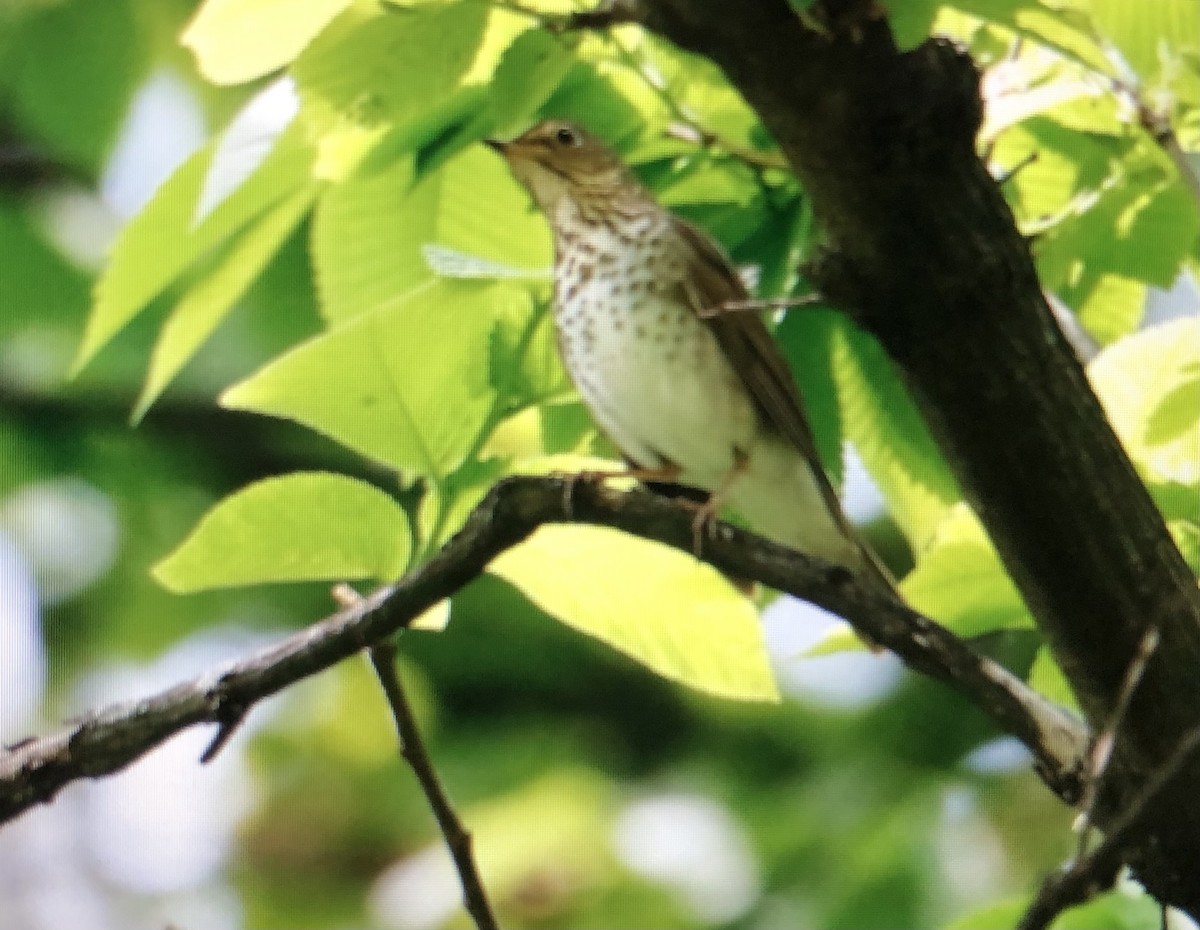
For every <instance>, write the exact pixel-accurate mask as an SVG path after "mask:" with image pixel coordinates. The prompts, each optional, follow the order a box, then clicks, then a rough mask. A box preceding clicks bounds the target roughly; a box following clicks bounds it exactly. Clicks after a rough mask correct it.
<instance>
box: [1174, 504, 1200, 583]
mask: <svg viewBox="0 0 1200 930" xmlns="http://www.w3.org/2000/svg"><path fill="white" fill-rule="evenodd" d="M1198 503H1200V502H1198ZM1198 511H1200V508H1198ZM1198 515H1200V514H1198ZM1167 529H1169V530H1170V531H1171V537H1172V538H1173V539H1174V540H1175V545H1177V546H1178V547H1179V551H1180V552H1181V553H1183V558H1184V561H1185V562H1187V563H1188V567H1189V568H1191V570H1192V573H1193V574H1195V575H1200V524H1198V523H1194V522H1193V521H1191V520H1169V521H1167Z"/></svg>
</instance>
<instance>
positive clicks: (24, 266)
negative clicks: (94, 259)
mask: <svg viewBox="0 0 1200 930" xmlns="http://www.w3.org/2000/svg"><path fill="white" fill-rule="evenodd" d="M0 256H3V262H4V273H3V274H0V307H3V308H4V312H3V313H0V336H10V335H12V334H14V333H16V332H20V331H21V330H23V329H26V328H29V327H38V328H45V327H49V326H67V325H69V326H70V327H71V328H72V329H74V327H75V326H76V325H77V320H78V319H79V318H80V317H81V316H82V311H83V310H85V309H86V307H87V300H88V291H87V284H88V282H87V278H86V277H85V276H84V275H83V274H82V273H81V272H80V271H78V270H76V269H75V268H73V267H71V266H70V265H69V264H67V263H66V262H65V261H64V260H63V258H62V257H61V256H60V255H59V254H58V253H57V252H55V251H54V250H53V249H52V248H51V247H50V246H49V245H47V243H46V242H45V241H44V240H43V239H42V238H41V236H39V235H38V234H37V232H36V231H35V230H34V229H33V227H32V226H31V225H30V223H29V221H28V220H27V219H26V217H25V216H23V215H22V214H21V213H20V212H18V211H17V210H15V209H13V208H12V206H11V205H10V204H8V203H4V202H0ZM10 364H11V363H10Z"/></svg>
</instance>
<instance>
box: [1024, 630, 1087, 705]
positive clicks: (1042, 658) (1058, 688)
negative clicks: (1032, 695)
mask: <svg viewBox="0 0 1200 930" xmlns="http://www.w3.org/2000/svg"><path fill="white" fill-rule="evenodd" d="M1029 687H1031V688H1033V690H1034V691H1036V692H1037V693H1038V694H1040V695H1041V696H1042V697H1044V698H1047V699H1048V700H1051V701H1053V702H1054V703H1055V704H1057V705H1059V706H1060V707H1066V708H1069V709H1071V710H1078V709H1079V702H1078V701H1076V700H1075V693H1074V692H1073V691H1072V690H1071V685H1070V683H1069V682H1068V681H1067V677H1066V676H1065V675H1064V674H1063V673H1062V669H1061V668H1059V666H1058V663H1057V662H1055V661H1054V655H1053V653H1051V652H1050V647H1049V646H1039V647H1038V651H1037V654H1036V655H1035V656H1034V657H1033V665H1032V666H1031V667H1030V669H1029Z"/></svg>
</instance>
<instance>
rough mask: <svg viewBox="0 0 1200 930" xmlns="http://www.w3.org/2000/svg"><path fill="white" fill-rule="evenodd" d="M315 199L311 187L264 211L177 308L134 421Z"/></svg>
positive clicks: (163, 335) (164, 330) (156, 350)
mask: <svg viewBox="0 0 1200 930" xmlns="http://www.w3.org/2000/svg"><path fill="white" fill-rule="evenodd" d="M315 196H316V190H315V189H310V190H304V191H301V192H300V193H298V194H294V195H293V196H291V197H289V198H287V199H285V200H283V201H282V202H280V203H279V204H278V205H276V206H275V207H272V208H271V209H270V210H268V211H267V212H266V214H265V215H264V216H262V217H261V218H259V219H258V220H256V221H255V222H254V223H253V225H252V226H251V228H250V229H249V230H247V231H246V232H245V233H243V234H242V235H241V236H239V237H238V238H237V239H236V240H235V241H234V243H233V245H232V246H230V248H229V249H228V251H227V253H226V254H225V255H224V256H223V257H222V258H221V260H220V261H219V262H218V263H217V264H216V265H215V266H214V267H213V269H212V270H211V271H210V272H208V273H207V274H206V275H204V276H203V277H202V278H201V279H200V280H199V281H198V282H197V283H195V284H193V285H192V286H191V288H189V290H188V292H187V294H186V295H185V296H184V298H183V299H182V300H181V301H179V303H178V304H176V306H175V309H174V310H172V311H171V316H170V318H169V319H168V320H167V322H166V323H165V324H164V325H163V328H162V332H161V333H159V336H158V342H157V343H155V346H154V353H153V355H152V356H151V358H150V371H149V373H148V374H147V375H146V383H145V385H144V386H143V387H142V393H141V395H140V396H139V397H138V401H137V405H136V407H135V408H134V412H133V418H134V420H135V421H136V420H140V419H141V418H142V417H143V416H144V415H145V413H146V411H147V410H149V409H150V405H151V404H153V403H154V401H155V400H157V399H158V397H159V395H160V394H161V393H162V392H163V390H164V389H165V388H166V386H167V385H168V384H170V382H171V379H173V378H174V377H175V375H176V374H178V373H179V370H180V369H181V368H183V366H184V365H185V364H187V362H188V360H189V359H190V358H191V357H192V356H193V355H195V354H196V352H197V350H199V348H200V346H202V345H203V344H204V342H205V340H207V339H208V337H209V336H211V335H212V333H213V330H215V329H216V328H217V326H218V325H219V324H220V322H221V321H222V320H223V319H225V317H226V316H227V315H228V314H229V312H230V311H231V310H232V309H233V308H234V305H235V303H236V302H237V301H238V300H239V299H240V298H241V296H242V295H243V294H244V293H245V292H246V289H247V288H249V287H250V285H251V284H253V283H254V280H255V279H256V278H257V277H258V275H259V273H260V272H261V271H262V270H263V268H265V267H266V265H267V263H268V262H270V261H271V259H272V258H273V257H274V255H275V253H276V252H278V251H279V249H280V247H281V246H282V245H283V243H284V242H285V241H286V240H287V238H288V236H290V235H291V234H292V233H293V232H294V231H295V229H296V227H297V226H298V225H299V224H300V221H301V220H303V219H304V217H305V215H306V214H307V213H308V211H309V208H310V207H311V206H312V202H313V199H314V198H315Z"/></svg>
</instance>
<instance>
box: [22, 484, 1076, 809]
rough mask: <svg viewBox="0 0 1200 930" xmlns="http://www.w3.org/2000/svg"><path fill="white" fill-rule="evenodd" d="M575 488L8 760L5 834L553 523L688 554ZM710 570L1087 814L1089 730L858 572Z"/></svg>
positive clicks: (512, 493) (749, 560) (377, 632)
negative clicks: (795, 605) (915, 697)
mask: <svg viewBox="0 0 1200 930" xmlns="http://www.w3.org/2000/svg"><path fill="white" fill-rule="evenodd" d="M564 487H565V481H564V479H562V478H553V477H528V476H523V477H514V478H508V479H506V480H504V481H502V482H500V483H499V484H498V485H496V487H495V488H493V489H492V491H491V492H489V493H488V495H487V496H486V497H485V498H484V499H483V501H481V502H480V504H479V505H478V506H477V507H476V509H475V510H474V511H473V512H472V514H471V516H470V517H469V518H468V519H467V522H466V524H465V526H464V527H463V529H462V530H461V531H460V532H459V533H458V534H457V535H456V536H455V537H454V538H453V539H451V540H450V541H449V542H448V543H447V544H446V545H445V546H444V547H443V548H442V549H441V551H439V552H438V553H437V554H436V555H435V556H433V557H432V558H431V559H430V560H429V561H428V562H427V563H425V564H424V565H422V566H421V567H420V568H418V569H416V570H415V571H413V572H411V573H410V574H409V575H407V576H406V577H405V578H403V579H401V580H400V581H399V582H397V583H395V584H393V585H388V586H385V587H383V588H380V589H379V590H377V591H374V592H372V593H371V594H369V595H367V596H366V597H364V598H362V600H361V601H358V602H357V603H355V604H353V605H352V606H350V607H347V608H345V609H343V610H340V611H338V612H337V613H335V614H333V615H331V616H329V617H326V618H325V619H324V620H321V621H319V622H317V623H314V624H313V625H312V626H310V627H308V628H307V629H305V630H302V631H300V632H299V633H296V634H294V635H292V636H289V637H287V638H286V639H284V640H282V641H281V642H279V643H278V644H277V645H275V646H272V647H270V648H268V649H266V650H263V651H261V652H258V653H256V654H254V655H252V656H250V657H248V658H246V659H244V660H242V661H240V662H237V663H235V664H234V665H231V666H229V667H227V668H225V669H224V670H222V671H216V672H213V673H210V674H207V675H203V676H200V677H199V678H195V679H192V680H190V681H185V682H181V683H180V684H177V685H175V686H174V687H172V688H169V689H167V690H165V691H162V692H159V693H158V694H155V695H153V696H151V697H148V698H145V699H143V700H139V701H131V702H126V703H122V704H117V705H114V706H111V707H109V708H107V709H105V710H102V711H99V712H97V713H95V714H92V715H90V716H89V717H88V718H86V719H84V720H82V721H79V722H76V723H74V724H72V725H71V726H68V727H65V728H63V729H62V730H60V731H59V732H57V733H54V734H51V735H49V736H45V737H41V738H37V739H29V740H25V741H23V742H22V743H20V744H18V745H16V746H14V747H10V748H9V750H8V751H6V752H3V753H0V823H2V822H4V821H7V820H11V819H13V818H14V817H16V816H17V815H18V814H20V813H22V812H23V811H25V810H28V809H29V808H30V807H32V806H34V805H35V804H39V803H44V802H47V801H49V800H51V799H52V798H53V797H54V796H55V795H56V794H57V793H58V791H59V790H61V789H62V788H63V787H64V786H65V785H68V784H70V783H72V782H74V781H77V780H79V779H82V778H97V777H101V776H104V775H109V774H112V773H114V772H117V771H120V770H121V769H123V768H124V767H125V766H127V765H129V764H130V763H131V762H133V761H134V760H136V759H138V758H139V757H140V756H142V755H144V754H145V753H147V752H149V751H150V750H151V749H153V748H154V747H155V746H158V745H159V744H161V743H163V742H165V741H166V740H167V739H168V738H170V737H171V736H173V735H174V734H176V733H179V732H180V731H182V730H185V729H187V728H188V727H191V726H194V725H196V724H199V723H214V722H217V723H219V722H221V721H222V720H223V719H224V718H223V716H222V715H223V713H224V712H223V711H222V708H228V707H241V708H245V709H246V710H247V711H248V710H249V709H250V708H252V707H253V706H254V705H255V704H256V703H257V702H258V701H261V700H262V699H264V698H266V697H268V696H270V695H272V694H276V693H277V692H279V691H281V690H283V689H284V688H286V687H288V686H289V685H292V684H294V683H296V682H297V681H300V680H301V679H303V678H306V677H308V676H310V675H314V674H316V673H317V672H320V671H323V670H324V669H327V668H329V667H330V666H332V665H334V664H335V663H337V662H340V661H341V660H342V659H345V658H347V657H349V656H351V655H354V654H355V653H356V652H358V651H359V650H360V649H362V648H364V647H365V646H370V645H372V644H374V643H379V642H382V641H383V640H385V639H386V638H387V637H389V636H391V635H392V634H393V633H395V632H396V631H398V630H401V629H403V628H405V627H406V626H407V625H408V624H409V623H410V622H411V621H412V620H413V619H414V618H415V617H417V616H419V615H420V614H422V613H423V612H424V611H425V610H427V609H429V608H430V607H432V606H433V605H434V604H436V603H437V602H438V601H440V600H442V599H443V598H446V597H449V596H450V595H452V594H454V593H455V592H456V591H458V590H459V589H460V588H462V587H463V586H464V585H466V584H467V583H468V582H470V581H472V580H473V579H474V578H476V577H478V576H479V575H480V574H481V573H482V572H483V571H484V569H485V568H486V567H487V564H488V563H489V562H490V561H491V560H492V559H494V558H495V557H496V556H497V555H499V554H500V553H501V552H503V551H505V550H506V549H509V548H511V547H512V546H514V545H516V544H517V543H519V542H520V541H521V540H523V539H525V538H526V537H527V536H529V535H530V534H531V533H532V532H533V531H534V530H535V529H537V528H538V527H539V526H541V525H542V524H545V523H552V522H581V523H591V524H596V525H603V526H611V527H614V528H616V529H620V530H624V531H625V532H629V533H634V534H636V535H639V536H642V537H644V538H646V539H653V540H657V541H658V542H662V543H665V544H666V545H670V546H674V547H675V548H677V549H681V550H683V551H685V552H687V551H690V550H691V547H692V520H693V517H694V513H693V511H692V510H691V509H689V508H688V507H685V506H682V505H678V504H675V503H672V502H670V501H667V500H665V499H663V498H661V497H659V496H657V495H655V494H653V493H651V492H649V491H645V490H633V491H625V492H621V491H615V490H613V489H611V488H606V487H602V486H598V485H595V484H589V483H578V484H577V485H576V487H575V488H574V491H573V493H572V494H571V509H572V513H573V516H574V521H571V520H568V519H567V516H566V513H565V509H564V503H563V496H564V494H563V492H564ZM704 557H705V561H707V562H708V563H710V564H711V565H713V566H714V567H716V568H717V569H719V570H720V571H722V572H724V573H726V574H729V575H734V576H737V577H741V578H748V579H753V580H755V581H758V582H761V583H762V584H765V585H768V586H769V587H772V588H775V589H776V590H779V591H782V592H784V593H788V594H792V595H794V596H796V597H800V598H803V599H805V600H808V601H811V602H812V603H814V604H816V605H818V606H820V607H823V608H825V609H826V610H829V611H830V612H832V613H835V614H837V615H839V616H841V617H844V618H845V619H846V620H847V621H849V622H850V623H851V624H852V625H853V626H854V627H855V629H857V630H859V631H860V632H861V633H863V634H864V636H865V637H867V638H869V639H870V640H872V641H874V642H876V643H878V644H880V645H881V646H884V647H886V648H888V649H891V650H892V651H893V652H895V653H896V654H897V655H898V656H900V658H901V659H903V660H904V662H905V663H907V664H908V665H909V667H911V668H913V669H915V670H916V671H919V672H922V673H924V674H926V675H929V676H931V677H933V678H936V679H938V680H939V681H942V682H945V683H946V684H949V685H951V686H952V687H954V688H955V689H957V690H958V691H960V692H961V693H963V694H964V695H966V696H967V697H968V698H969V699H970V700H972V701H973V702H974V703H975V704H976V705H977V706H978V707H979V708H981V709H982V710H983V711H984V712H985V713H987V714H988V716H990V717H991V719H992V720H993V721H994V722H995V723H996V724H997V725H998V726H999V727H1000V728H1001V729H1003V730H1004V731H1005V732H1008V733H1010V734H1012V735H1013V736H1016V737H1017V738H1018V739H1020V740H1021V741H1022V742H1023V743H1024V744H1025V745H1026V746H1027V747H1028V748H1029V750H1030V752H1031V753H1032V754H1033V756H1034V758H1035V760H1036V764H1037V767H1038V770H1039V772H1040V773H1041V775H1042V777H1043V779H1045V781H1046V783H1047V784H1048V785H1049V786H1050V787H1051V788H1052V789H1053V790H1054V791H1055V792H1057V793H1058V794H1059V795H1060V796H1062V797H1063V798H1065V799H1068V800H1069V801H1070V802H1074V800H1075V799H1077V798H1078V795H1079V790H1080V772H1081V771H1082V759H1083V755H1084V753H1085V751H1086V747H1087V745H1088V733H1087V729H1086V727H1085V725H1084V724H1083V723H1081V722H1080V721H1079V720H1078V719H1077V718H1075V717H1074V716H1072V715H1070V714H1068V713H1066V712H1065V711H1063V710H1062V709H1061V708H1059V707H1058V706H1057V705H1055V704H1052V703H1050V702H1048V701H1046V700H1045V699H1044V698H1042V697H1041V696H1040V695H1038V694H1037V693H1036V692H1034V691H1032V690H1031V689H1030V688H1029V687H1028V686H1027V685H1026V684H1025V683H1024V682H1022V681H1021V680H1020V679H1018V678H1016V677H1015V676H1014V675H1012V674H1010V673H1009V672H1008V671H1006V670H1005V669H1004V668H1002V667H1001V666H999V665H997V664H996V663H995V662H993V661H991V660H990V659H987V658H984V657H981V656H980V655H979V654H978V653H976V652H975V651H974V650H973V649H972V648H971V647H970V646H968V645H967V644H966V643H965V642H963V641H962V640H961V639H959V638H958V637H956V636H955V635H954V634H952V633H951V632H949V631H948V630H946V629H945V628H944V627H942V626H940V625H939V624H937V623H936V622H934V621H933V620H930V619H929V618H928V617H924V616H922V615H921V614H918V613H916V612H915V611H912V610H910V609H908V608H906V607H905V606H904V605H902V604H900V603H897V602H893V601H891V600H890V599H884V598H882V597H880V596H877V595H873V594H871V592H870V587H869V586H868V585H860V584H858V583H857V582H856V581H855V579H854V576H853V574H852V573H851V572H849V571H847V570H845V569H843V568H840V567H837V566H832V565H830V564H829V563H827V562H824V561H822V560H820V559H816V558H811V557H807V556H804V555H800V554H799V553H796V552H793V551H792V550H790V549H787V548H784V547H783V546H779V545H775V544H774V543H771V542H768V541H767V540H765V539H762V538H761V537H758V536H754V535H753V534H750V533H747V532H745V531H743V530H740V529H737V528H734V527H732V526H728V525H726V524H718V525H717V527H716V529H715V531H714V534H713V537H712V538H711V539H710V540H708V541H707V542H706V543H705V551H704Z"/></svg>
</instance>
